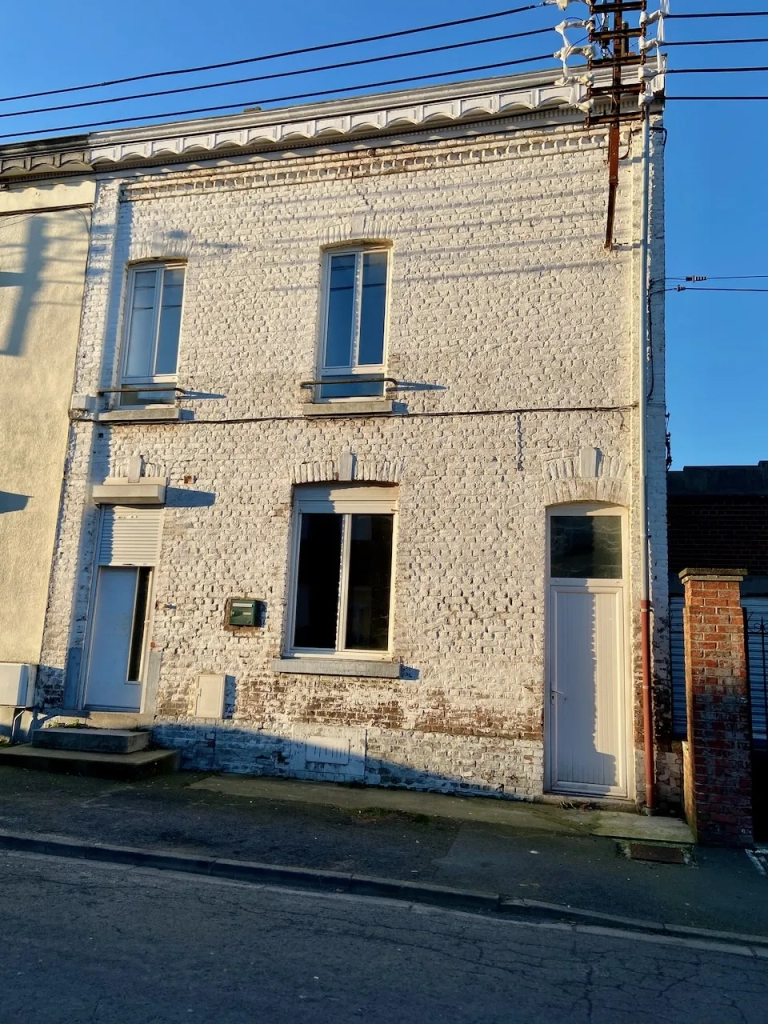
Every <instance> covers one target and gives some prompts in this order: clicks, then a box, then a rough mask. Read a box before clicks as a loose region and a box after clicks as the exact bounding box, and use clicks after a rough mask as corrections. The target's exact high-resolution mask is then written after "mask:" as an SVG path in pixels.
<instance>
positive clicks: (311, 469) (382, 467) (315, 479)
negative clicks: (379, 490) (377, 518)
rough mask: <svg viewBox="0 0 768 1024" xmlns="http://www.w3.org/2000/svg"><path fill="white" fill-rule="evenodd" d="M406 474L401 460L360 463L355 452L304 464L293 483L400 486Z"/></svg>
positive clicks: (300, 464) (294, 473) (299, 465)
mask: <svg viewBox="0 0 768 1024" xmlns="http://www.w3.org/2000/svg"><path fill="white" fill-rule="evenodd" d="M402 471H403V462H402V460H400V459H392V460H390V459H376V458H372V459H358V457H357V456H356V455H355V454H354V453H353V452H343V453H342V454H341V455H339V456H338V457H337V458H335V459H319V460H316V461H314V462H300V463H298V464H297V465H295V466H294V467H293V472H292V474H291V483H294V484H314V483H326V482H330V481H333V480H342V481H368V482H369V483H380V484H397V483H400V478H401V476H402Z"/></svg>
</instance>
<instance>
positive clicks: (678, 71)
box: [0, 66, 768, 117]
mask: <svg viewBox="0 0 768 1024" xmlns="http://www.w3.org/2000/svg"><path fill="white" fill-rule="evenodd" d="M743 71H768V67H766V66H763V67H757V68H667V70H666V71H665V74H667V75H727V74H738V73H741V72H743ZM0 117H3V115H2V114H0Z"/></svg>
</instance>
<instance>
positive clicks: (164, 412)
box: [95, 405, 181, 423]
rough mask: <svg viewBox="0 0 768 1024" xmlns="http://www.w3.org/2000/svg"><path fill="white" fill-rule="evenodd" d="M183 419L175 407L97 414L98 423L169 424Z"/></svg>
mask: <svg viewBox="0 0 768 1024" xmlns="http://www.w3.org/2000/svg"><path fill="white" fill-rule="evenodd" d="M180 418H181V410H180V409H177V408H176V406H175V405H169V406H162V405H156V406H152V407H150V408H136V409H128V408H126V409H109V410H107V411H106V412H100V413H97V414H96V416H95V419H96V421H97V422H98V423H161V422H162V423H167V422H169V421H170V422H175V421H176V420H179V419H180Z"/></svg>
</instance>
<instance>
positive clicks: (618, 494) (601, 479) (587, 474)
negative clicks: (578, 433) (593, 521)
mask: <svg viewBox="0 0 768 1024" xmlns="http://www.w3.org/2000/svg"><path fill="white" fill-rule="evenodd" d="M544 476H545V478H546V480H547V485H546V500H547V505H562V504H567V503H568V502H571V501H599V502H601V503H605V504H608V505H623V506H626V507H628V506H629V505H630V479H629V465H628V464H627V463H626V462H625V461H624V460H623V459H620V458H616V457H612V456H609V455H606V454H605V452H603V451H601V449H600V448H582V449H581V450H580V451H579V452H578V454H574V455H570V456H565V457H563V458H559V459H552V460H551V461H549V462H547V463H546V464H545V466H544Z"/></svg>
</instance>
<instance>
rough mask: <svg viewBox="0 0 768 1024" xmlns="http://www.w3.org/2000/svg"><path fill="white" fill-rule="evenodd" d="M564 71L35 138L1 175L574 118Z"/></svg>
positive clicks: (576, 87)
mask: <svg viewBox="0 0 768 1024" xmlns="http://www.w3.org/2000/svg"><path fill="white" fill-rule="evenodd" d="M556 79H557V73H556V72H551V71H546V72H532V73H529V74H524V75H514V76H510V77H505V78H491V79H482V80H478V81H474V82H458V83H456V82H454V83H450V84H449V85H439V86H430V87H427V88H423V89H414V90H406V91H401V92H393V93H385V94H378V95H371V96H356V97H353V98H350V99H343V100H330V101H327V102H325V103H315V104H306V105H302V106H296V107H287V108H282V109H271V110H258V109H254V110H248V111H245V112H244V113H241V114H234V115H228V116H225V117H210V118H205V119H202V120H194V121H182V122H178V121H177V122H173V123H166V124H159V125H148V126H145V127H142V128H127V129H120V130H117V131H105V132H95V133H92V134H90V135H86V136H83V135H80V136H72V138H71V139H66V138H65V139H61V138H57V139H55V140H54V139H51V140H45V139H44V140H42V141H41V140H36V141H35V142H31V143H21V144H19V143H17V144H11V145H9V146H3V147H0V176H2V175H5V176H20V175H27V174H47V175H57V174H62V173H83V172H84V173H88V172H94V171H105V170H111V169H117V168H119V167H123V166H126V165H128V166H137V165H141V164H144V165H147V164H162V163H168V162H198V161H201V160H205V161H209V160H211V159H219V158H221V159H227V160H231V159H232V158H233V157H236V156H237V155H239V154H244V153H247V152H249V151H252V150H258V149H260V148H262V149H273V150H275V149H277V150H281V151H285V150H288V151H290V150H291V148H292V147H297V146H306V145H308V144H312V145H322V146H325V145H339V144H342V145H343V144H352V145H355V144H356V140H358V139H363V138H366V139H367V138H374V139H375V138H376V136H378V135H381V136H386V135H388V134H392V133H393V132H397V131H398V130H399V129H400V130H403V131H408V132H412V131H414V130H418V129H422V128H423V129H424V130H425V131H430V132H431V131H432V130H433V129H434V130H435V131H438V130H440V129H445V128H450V127H453V126H456V125H461V124H469V123H472V122H482V121H484V120H488V119H493V118H508V117H511V116H514V115H519V114H527V113H531V112H533V111H539V112H547V111H549V112H551V113H552V114H553V115H554V116H555V117H561V115H562V112H563V111H565V110H569V111H570V112H571V119H572V118H573V117H577V118H578V120H582V118H583V115H581V114H580V113H578V107H579V105H580V104H582V103H583V102H584V99H585V97H586V87H585V86H584V85H583V84H581V83H578V82H574V83H569V84H565V85H564V84H562V83H559V82H557V80H556Z"/></svg>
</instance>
